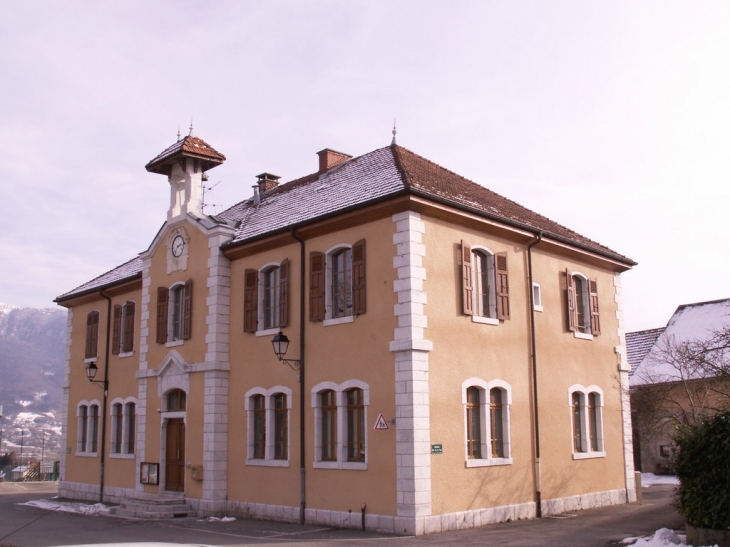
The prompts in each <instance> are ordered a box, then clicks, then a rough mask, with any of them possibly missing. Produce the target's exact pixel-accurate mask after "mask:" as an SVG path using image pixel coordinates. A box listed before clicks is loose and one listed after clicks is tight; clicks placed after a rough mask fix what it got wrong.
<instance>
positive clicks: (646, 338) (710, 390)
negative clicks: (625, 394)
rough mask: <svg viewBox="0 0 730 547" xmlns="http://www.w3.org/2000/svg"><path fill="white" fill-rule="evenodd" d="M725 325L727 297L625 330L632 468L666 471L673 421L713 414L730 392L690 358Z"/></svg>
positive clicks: (728, 314) (729, 306)
mask: <svg viewBox="0 0 730 547" xmlns="http://www.w3.org/2000/svg"><path fill="white" fill-rule="evenodd" d="M729 324H730V299H724V300H713V301H710V302H697V303H694V304H685V305H682V306H679V307H678V308H677V310H676V311H675V312H674V314H673V315H672V317H671V318H670V320H669V322H668V323H667V326H666V327H663V328H659V329H651V330H646V331H638V332H629V333H626V349H627V355H628V358H629V363H630V364H631V379H630V385H631V408H632V411H633V427H634V458H635V466H636V468H637V470H641V471H644V472H651V473H668V472H669V471H670V470H671V460H672V456H673V455H674V442H673V440H672V436H673V435H674V432H675V430H676V426H677V425H680V424H686V423H691V422H692V421H694V420H696V419H701V418H703V417H705V416H708V415H709V414H712V413H713V412H714V411H715V409H717V408H718V405H720V406H721V405H722V404H724V403H725V402H726V401H727V400H729V399H728V395H730V389H728V387H727V380H726V379H725V378H718V377H717V374H716V372H717V371H711V370H708V368H707V367H705V366H704V365H702V364H701V363H698V362H696V361H695V360H693V359H692V355H693V354H694V353H695V351H693V350H692V348H691V347H689V348H688V347H686V346H685V344H687V343H690V344H694V343H700V344H701V343H704V342H706V341H707V340H709V339H710V337H711V336H712V335H713V334H714V333H715V332H716V331H718V330H721V329H723V328H726V327H727V326H728V325H729Z"/></svg>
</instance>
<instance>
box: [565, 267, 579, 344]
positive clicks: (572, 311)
mask: <svg viewBox="0 0 730 547" xmlns="http://www.w3.org/2000/svg"><path fill="white" fill-rule="evenodd" d="M565 284H566V289H567V295H568V330H569V331H570V332H575V331H576V326H577V324H578V318H577V316H576V315H577V305H576V301H575V285H574V284H573V275H572V274H571V273H570V270H568V269H567V268H566V269H565Z"/></svg>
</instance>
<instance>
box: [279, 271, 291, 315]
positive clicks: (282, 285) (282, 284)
mask: <svg viewBox="0 0 730 547" xmlns="http://www.w3.org/2000/svg"><path fill="white" fill-rule="evenodd" d="M288 324H289V259H288V258H285V259H284V260H283V261H282V263H281V264H280V265H279V327H286V326H287V325H288Z"/></svg>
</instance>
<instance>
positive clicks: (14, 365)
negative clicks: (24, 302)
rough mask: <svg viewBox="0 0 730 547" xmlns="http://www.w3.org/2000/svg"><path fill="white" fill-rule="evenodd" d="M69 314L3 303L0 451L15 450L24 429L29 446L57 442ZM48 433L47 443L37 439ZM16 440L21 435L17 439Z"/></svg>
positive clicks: (0, 325) (0, 313) (0, 318)
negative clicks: (1, 430)
mask: <svg viewBox="0 0 730 547" xmlns="http://www.w3.org/2000/svg"><path fill="white" fill-rule="evenodd" d="M65 358H66V312H65V310H61V309H53V308H48V309H35V308H18V307H15V306H9V305H7V304H0V405H1V406H2V407H3V416H4V417H3V419H2V421H0V428H2V429H3V430H4V435H3V446H2V452H3V453H4V452H6V451H8V450H12V449H13V445H14V444H17V442H18V440H19V439H20V437H21V433H20V431H18V429H21V430H24V432H23V442H24V444H25V445H26V446H28V448H30V447H31V446H33V445H34V444H37V445H39V446H41V445H42V444H43V443H44V442H45V443H48V446H46V448H50V446H52V445H54V444H56V443H55V442H54V441H56V439H57V438H58V437H59V435H60V427H59V426H60V423H59V419H60V416H61V412H60V411H61V401H62V389H61V382H62V381H63V369H64V365H65V363H64V360H65ZM41 431H44V432H47V434H48V437H47V438H46V440H45V441H43V440H42V439H38V437H39V436H40V432H41ZM15 437H18V439H16V438H15Z"/></svg>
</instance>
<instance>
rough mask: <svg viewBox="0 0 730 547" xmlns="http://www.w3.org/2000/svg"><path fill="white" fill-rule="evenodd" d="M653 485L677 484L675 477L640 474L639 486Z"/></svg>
mask: <svg viewBox="0 0 730 547" xmlns="http://www.w3.org/2000/svg"><path fill="white" fill-rule="evenodd" d="M655 484H677V485H678V484H679V479H678V478H677V477H676V475H655V474H654V473H642V474H641V486H653V485H655Z"/></svg>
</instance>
